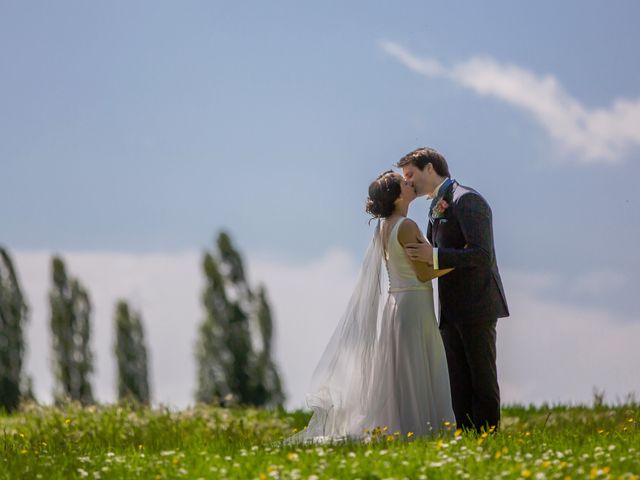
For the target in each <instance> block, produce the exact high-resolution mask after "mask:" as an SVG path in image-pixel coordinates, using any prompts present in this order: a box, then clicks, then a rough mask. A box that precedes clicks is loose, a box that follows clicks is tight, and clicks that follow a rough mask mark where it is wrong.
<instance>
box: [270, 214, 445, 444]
mask: <svg viewBox="0 0 640 480" xmlns="http://www.w3.org/2000/svg"><path fill="white" fill-rule="evenodd" d="M404 220H405V219H404V218H401V219H400V220H399V221H397V222H396V224H395V225H394V226H393V227H392V229H391V232H390V234H389V240H388V247H387V250H388V257H387V258H386V259H384V254H383V248H382V238H381V233H380V232H381V229H380V225H379V224H378V226H377V227H376V231H375V233H374V237H373V240H372V242H371V245H370V247H369V249H368V251H367V254H366V256H365V260H364V263H363V266H362V270H361V272H360V279H359V281H358V285H357V286H356V289H355V291H354V293H353V295H352V297H351V300H350V302H349V305H348V307H347V310H346V312H345V314H344V316H343V317H342V319H341V321H340V323H339V325H338V327H337V328H336V330H335V332H334V333H333V336H332V338H331V340H330V341H329V344H328V345H327V347H326V349H325V352H324V353H323V355H322V357H321V360H320V362H319V364H318V366H317V367H316V370H315V371H314V374H313V377H312V382H311V389H310V392H309V393H308V394H307V397H306V399H307V405H308V407H309V408H311V410H312V411H313V414H312V417H311V420H310V421H309V424H308V426H307V427H306V428H305V429H304V430H302V431H300V432H298V433H297V434H295V435H293V436H291V437H289V438H287V439H286V440H284V442H283V443H285V444H290V443H299V442H314V443H324V442H333V441H343V440H364V441H367V440H369V439H370V434H369V433H367V432H368V431H370V430H371V429H373V428H374V427H387V430H386V433H394V432H400V434H401V435H402V436H405V438H406V435H407V434H408V433H409V432H413V434H414V435H416V436H419V435H432V434H434V433H436V432H437V431H439V430H440V429H441V428H442V426H443V424H444V422H450V424H451V425H453V424H454V423H455V417H454V414H453V409H452V406H451V392H450V387H449V373H448V369H447V360H446V356H445V351H444V345H443V343H442V338H441V337H440V331H439V329H438V324H437V321H436V317H435V312H434V305H433V289H432V285H431V282H430V281H429V282H426V283H422V282H420V281H419V280H418V279H417V278H416V274H415V272H414V270H413V268H412V266H411V264H410V260H409V259H408V258H407V256H406V254H405V252H404V249H403V247H402V245H401V244H400V243H399V241H398V229H399V227H400V224H401V223H402V222H403V221H404ZM383 263H386V266H387V272H388V279H389V283H388V285H385V287H386V288H384V291H385V292H384V295H382V292H381V288H380V287H381V284H383V283H384V275H382V273H383V272H382V268H381V267H382V264H383ZM387 290H388V294H387ZM384 297H386V301H385V302H384V303H382V300H384Z"/></svg>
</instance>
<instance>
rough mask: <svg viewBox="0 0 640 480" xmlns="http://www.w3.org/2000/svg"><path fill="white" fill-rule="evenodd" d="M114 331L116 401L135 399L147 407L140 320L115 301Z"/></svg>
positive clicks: (146, 385)
mask: <svg viewBox="0 0 640 480" xmlns="http://www.w3.org/2000/svg"><path fill="white" fill-rule="evenodd" d="M115 329H116V342H115V345H114V351H115V354H116V360H117V362H118V399H119V400H121V401H122V400H135V401H138V402H140V403H143V404H145V405H148V404H149V403H150V400H151V398H150V392H149V372H148V361H147V348H146V346H145V340H144V330H143V327H142V318H141V316H140V314H139V313H137V312H134V311H132V310H131V309H130V308H129V305H127V303H126V302H125V301H119V302H118V303H117V305H116V313H115Z"/></svg>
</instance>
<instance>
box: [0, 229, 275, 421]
mask: <svg viewBox="0 0 640 480" xmlns="http://www.w3.org/2000/svg"><path fill="white" fill-rule="evenodd" d="M216 247H217V251H216V252H208V251H205V252H204V254H203V259H202V269H203V273H204V277H205V288H204V290H203V292H202V304H203V307H204V318H203V320H202V323H201V324H200V327H199V332H198V333H199V336H198V341H197V344H196V351H195V355H196V359H197V390H196V392H195V399H196V401H198V402H203V403H209V404H218V405H229V404H242V405H252V406H256V407H270V408H272V407H277V406H281V405H282V404H283V403H284V394H283V389H282V383H281V380H280V374H279V372H278V369H277V367H276V365H275V363H274V361H273V359H272V349H271V342H272V336H273V318H272V315H271V309H270V306H269V303H268V299H267V293H266V289H265V287H264V286H262V285H260V286H258V287H257V288H254V287H252V286H251V285H249V283H248V281H247V278H246V276H245V270H244V264H243V261H242V257H241V255H240V253H239V252H238V251H237V250H236V249H235V247H234V246H233V243H232V241H231V238H230V237H229V235H228V234H226V233H225V232H221V233H220V234H219V235H218V238H217V242H216ZM49 304H50V328H51V338H52V350H53V355H52V369H53V372H54V377H55V382H54V391H53V398H54V400H55V402H56V403H61V402H66V401H77V402H80V403H81V404H83V405H89V404H92V403H94V402H95V398H94V394H93V389H92V382H91V379H92V374H93V371H94V356H93V353H92V350H91V334H92V325H91V317H92V305H91V300H90V295H89V292H88V290H87V289H86V288H85V287H84V286H83V285H82V283H81V282H80V280H79V279H77V278H74V277H72V276H70V275H69V274H68V272H67V269H66V267H65V264H64V261H63V259H62V258H60V257H59V256H54V257H53V258H52V261H51V287H50V290H49ZM28 315H29V308H28V304H27V301H26V299H25V296H24V294H23V290H22V288H21V286H20V282H19V280H18V275H17V272H16V269H15V267H14V265H13V262H12V260H11V256H10V255H9V252H8V251H7V249H5V248H3V247H0V410H2V409H4V410H5V411H7V412H12V411H14V410H16V409H17V408H18V407H19V405H20V402H21V401H24V400H29V399H30V400H34V395H33V386H32V382H31V379H30V377H28V376H27V375H26V374H25V372H24V368H23V361H24V353H25V339H24V329H25V327H26V324H27V321H28ZM113 325H114V334H115V341H114V345H113V352H114V356H115V361H116V364H117V391H118V399H119V400H120V401H134V402H139V403H142V404H147V405H148V404H150V402H151V390H150V382H149V356H148V349H147V345H146V340H145V332H144V327H143V321H142V314H141V313H140V312H138V311H136V310H134V309H133V308H132V307H131V306H130V305H129V304H128V302H127V301H126V300H125V299H119V300H118V301H117V302H116V305H115V308H114V314H113Z"/></svg>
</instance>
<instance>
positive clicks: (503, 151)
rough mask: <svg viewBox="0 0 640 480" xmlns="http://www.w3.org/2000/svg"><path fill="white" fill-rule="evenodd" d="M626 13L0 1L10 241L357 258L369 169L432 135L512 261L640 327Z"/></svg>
mask: <svg viewBox="0 0 640 480" xmlns="http://www.w3.org/2000/svg"><path fill="white" fill-rule="evenodd" d="M639 14H640V5H638V3H637V2H632V1H617V2H607V3H605V2H595V1H592V2H590V1H573V2H535V3H527V4H525V3H523V2H510V1H504V2H482V3H481V2H446V3H443V2H401V3H395V4H393V5H391V4H389V3H388V2H375V3H374V2H348V3H346V2H322V3H316V4H314V5H312V4H304V5H302V4H300V2H284V1H283V2H272V3H268V4H267V3H264V2H247V3H242V4H240V3H238V2H226V3H225V2H195V1H193V2H181V3H180V4H177V3H175V2H135V3H132V2H109V3H97V2H89V3H88V2H79V1H78V2H71V1H65V2H56V3H55V4H52V3H45V2H40V3H32V2H30V3H25V2H17V1H13V2H8V1H3V2H2V3H0V65H2V75H0V178H1V179H2V180H3V181H2V187H1V188H0V219H1V228H0V242H1V243H2V244H4V245H6V246H8V247H9V248H10V249H11V250H13V251H18V252H32V251H61V252H71V251H73V252H80V251H81V252H114V253H118V254H134V255H142V254H145V253H150V252H154V253H158V252H160V253H164V254H177V253H179V252H185V251H200V250H201V249H202V248H204V247H206V246H208V245H209V244H211V242H212V239H213V237H214V235H215V233H216V231H218V230H219V229H220V228H225V229H228V230H229V231H230V233H231V234H232V235H233V236H234V238H235V239H236V241H237V242H238V243H239V245H240V246H241V248H242V249H243V251H245V252H247V253H248V254H250V255H255V256H260V257H261V258H271V259H278V261H281V262H283V263H287V262H288V263H291V264H304V263H305V262H314V261H321V260H322V259H323V258H326V256H327V255H329V254H330V252H333V251H341V252H346V253H347V254H349V255H351V257H353V259H355V261H356V264H357V261H358V259H359V258H360V255H362V252H363V249H364V248H365V246H366V244H367V242H368V240H369V236H370V232H371V228H370V227H369V226H368V225H367V218H366V216H365V214H364V212H363V205H364V199H365V196H366V188H367V186H368V184H369V182H370V181H371V180H372V179H373V178H375V176H377V174H378V173H380V172H381V171H383V170H385V169H388V168H389V167H390V166H391V165H392V164H393V163H394V162H396V161H397V160H398V159H399V158H400V157H401V156H402V155H403V154H405V153H406V152H408V151H410V150H412V149H414V148H415V147H417V146H423V145H428V146H433V147H435V148H437V149H438V150H440V151H441V152H442V153H443V154H444V155H445V156H446V157H447V159H448V160H449V163H450V165H451V170H452V172H453V176H454V177H456V178H457V179H458V180H459V181H461V182H462V183H464V184H467V185H470V186H473V187H475V188H476V189H478V190H479V191H480V192H481V193H482V194H483V195H484V196H485V197H486V198H487V199H488V200H489V202H490V204H491V206H492V208H493V212H494V228H495V235H496V245H497V253H498V259H499V265H500V267H501V268H502V269H505V270H512V271H517V272H520V273H525V274H527V275H531V276H532V278H542V277H544V278H546V279H552V280H549V281H545V282H542V283H541V284H536V285H537V286H536V289H537V290H536V291H537V295H538V297H537V298H540V299H541V301H545V302H556V301H562V302H565V303H568V304H571V305H574V306H580V307H584V308H594V309H600V310H602V311H606V312H609V314H610V315H609V316H608V317H607V318H610V319H612V321H620V322H635V323H639V322H638V316H637V311H638V310H637V307H638V302H637V295H636V294H635V290H636V289H635V287H634V283H635V282H634V277H635V275H634V274H635V272H637V271H638V270H639V269H640V255H638V254H637V246H636V243H637V239H638V238H640V221H639V220H640V214H639V208H640V193H639V191H638V188H637V187H638V186H640V183H639V182H638V180H637V179H638V175H639V174H640V162H639V161H638V158H639V156H640V62H639V61H638V59H637V57H638V56H637V45H638V44H639V43H640V34H639V33H638V30H637V22H636V20H637V18H638V17H639ZM425 214H426V204H425V202H424V200H423V201H420V202H417V203H416V205H415V206H414V207H413V208H412V211H411V215H412V216H413V217H414V218H416V220H418V222H419V223H421V225H422V226H423V227H424V226H425V225H424V217H425ZM505 287H506V290H507V295H509V293H510V285H508V284H507V285H506V286H505ZM514 288H515V287H514ZM515 294H516V293H514V295H515Z"/></svg>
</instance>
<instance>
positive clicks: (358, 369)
mask: <svg viewBox="0 0 640 480" xmlns="http://www.w3.org/2000/svg"><path fill="white" fill-rule="evenodd" d="M381 237H382V236H381V234H380V221H378V223H377V225H376V228H375V231H374V234H373V238H372V240H371V243H370V244H369V247H368V248H367V251H366V254H365V257H364V260H363V263H362V267H361V270H360V275H359V278H358V282H357V284H356V287H355V289H354V291H353V294H352V295H351V299H350V300H349V303H348V304H347V307H346V310H345V312H344V314H343V315H342V317H341V319H340V322H339V323H338V326H337V328H336V329H335V331H334V332H333V335H332V336H331V339H330V340H329V343H328V344H327V347H326V348H325V350H324V353H323V354H322V356H321V358H320V361H319V363H318V365H317V366H316V368H315V370H314V372H313V375H312V378H311V386H310V389H309V393H308V394H307V395H306V403H307V406H308V407H309V408H310V409H311V410H312V412H313V413H312V416H311V419H310V421H309V424H308V425H307V427H306V429H304V430H302V431H300V432H298V433H297V434H295V435H293V436H291V437H289V438H287V439H285V440H284V442H283V443H285V444H288V443H299V442H308V441H312V442H325V441H334V440H340V439H352V438H353V437H365V435H364V434H363V425H366V422H367V419H368V418H371V416H372V415H375V411H376V410H377V409H379V408H380V406H381V400H382V399H381V398H379V395H378V394H377V393H376V391H375V389H376V388H380V385H376V369H377V365H379V364H380V362H383V361H384V358H383V355H382V353H383V352H380V351H377V344H378V332H379V329H380V325H379V318H380V316H381V312H380V310H381V308H380V305H381V295H382V286H383V282H385V279H386V275H385V273H386V271H383V268H382V263H383V247H382V238H381ZM373 403H375V405H374V404H373Z"/></svg>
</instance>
